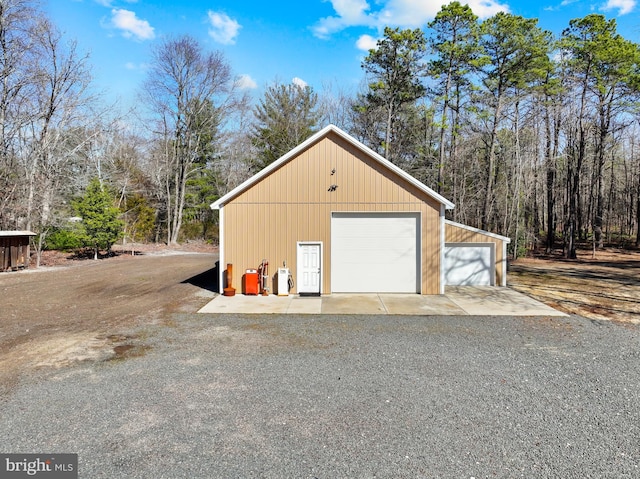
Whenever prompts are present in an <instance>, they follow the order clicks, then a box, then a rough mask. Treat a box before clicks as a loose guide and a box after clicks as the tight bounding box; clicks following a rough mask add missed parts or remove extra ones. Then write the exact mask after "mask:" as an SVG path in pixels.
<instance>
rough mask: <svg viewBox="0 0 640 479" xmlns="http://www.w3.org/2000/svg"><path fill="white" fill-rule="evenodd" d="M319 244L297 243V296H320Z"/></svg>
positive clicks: (320, 253) (320, 259)
mask: <svg viewBox="0 0 640 479" xmlns="http://www.w3.org/2000/svg"><path fill="white" fill-rule="evenodd" d="M321 261H322V244H321V243H298V268H297V276H298V278H297V279H298V294H302V295H320V292H321V291H320V277H321V267H320V265H321V264H322V263H321Z"/></svg>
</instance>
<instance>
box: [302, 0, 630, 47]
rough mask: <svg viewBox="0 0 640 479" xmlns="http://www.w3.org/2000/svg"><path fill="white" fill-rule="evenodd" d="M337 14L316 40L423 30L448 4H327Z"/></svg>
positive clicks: (393, 0)
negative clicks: (370, 30) (354, 32)
mask: <svg viewBox="0 0 640 479" xmlns="http://www.w3.org/2000/svg"><path fill="white" fill-rule="evenodd" d="M329 1H330V2H331V5H332V6H333V9H334V11H335V13H336V15H334V16H330V17H324V18H321V19H320V20H319V21H318V22H317V23H316V24H315V25H314V26H313V27H312V30H313V32H314V34H315V35H316V36H317V37H319V38H327V37H329V36H330V35H331V34H332V33H335V32H338V31H340V30H344V29H345V28H348V27H356V26H358V27H363V26H364V27H374V28H377V29H379V30H381V29H382V28H383V27H385V26H394V27H395V26H397V27H403V28H417V27H422V26H424V25H425V24H426V23H428V22H429V21H431V20H433V18H434V17H435V16H436V14H437V13H438V12H439V11H440V9H441V8H442V6H443V5H446V4H448V3H449V0H436V1H433V0H432V1H425V0H378V1H376V0H374V1H373V2H372V3H373V5H374V6H375V7H377V9H376V10H372V7H371V5H370V4H369V3H368V2H367V1H366V0H329ZM609 1H610V2H624V1H627V2H630V1H635V0H609ZM464 3H468V4H469V6H470V7H471V9H472V10H473V12H474V13H475V14H476V15H478V17H480V18H487V17H490V16H492V15H495V14H496V13H498V12H501V11H502V12H508V11H509V6H508V5H506V4H504V3H500V0H469V1H468V2H464Z"/></svg>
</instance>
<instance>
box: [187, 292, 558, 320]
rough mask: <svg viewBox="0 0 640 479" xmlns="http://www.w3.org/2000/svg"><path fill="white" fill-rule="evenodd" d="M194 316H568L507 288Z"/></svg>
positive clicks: (237, 307) (284, 300)
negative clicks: (224, 314)
mask: <svg viewBox="0 0 640 479" xmlns="http://www.w3.org/2000/svg"><path fill="white" fill-rule="evenodd" d="M198 312H199V313H213V314H221V313H226V314H406V315H424V316H444V315H458V316H465V315H473V316H567V315H566V314H565V313H562V312H560V311H557V310H555V309H553V308H551V307H550V306H547V305H545V304H543V303H541V302H539V301H536V300H534V299H532V298H530V297H528V296H525V295H524V294H522V293H518V292H517V291H514V290H512V289H509V288H499V287H482V286H455V287H451V286H449V287H447V289H446V293H445V294H444V295H428V296H427V295H420V294H392V293H389V294H383V293H372V294H347V293H340V294H332V295H327V296H320V297H317V296H316V297H301V296H297V295H289V296H275V295H270V296H245V295H242V294H240V295H236V296H230V297H228V296H222V295H220V296H216V297H215V298H214V299H213V300H211V301H210V302H209V304H207V305H206V306H204V307H203V308H202V309H201V310H200V311H198Z"/></svg>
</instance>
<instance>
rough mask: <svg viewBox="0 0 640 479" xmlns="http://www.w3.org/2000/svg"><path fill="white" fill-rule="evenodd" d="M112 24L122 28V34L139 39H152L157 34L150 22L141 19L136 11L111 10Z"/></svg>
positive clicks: (119, 28)
mask: <svg viewBox="0 0 640 479" xmlns="http://www.w3.org/2000/svg"><path fill="white" fill-rule="evenodd" d="M111 24H112V25H113V26H114V27H115V28H117V29H118V30H122V35H123V36H124V37H126V38H132V37H133V38H136V39H137V40H151V39H153V38H155V36H156V34H155V33H154V31H153V30H154V29H153V27H152V26H151V25H149V22H147V21H146V20H140V19H139V18H138V17H136V14H135V12H132V11H130V10H124V9H122V8H120V9H113V10H111Z"/></svg>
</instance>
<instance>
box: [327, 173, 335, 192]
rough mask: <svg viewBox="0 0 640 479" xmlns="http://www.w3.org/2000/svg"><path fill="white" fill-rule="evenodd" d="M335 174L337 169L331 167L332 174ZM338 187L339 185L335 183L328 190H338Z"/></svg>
mask: <svg viewBox="0 0 640 479" xmlns="http://www.w3.org/2000/svg"><path fill="white" fill-rule="evenodd" d="M335 174H336V169H335V168H332V169H331V176H333V175H335ZM337 189H338V185H336V184H333V185H331V186H329V189H328V190H327V191H336V190H337Z"/></svg>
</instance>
